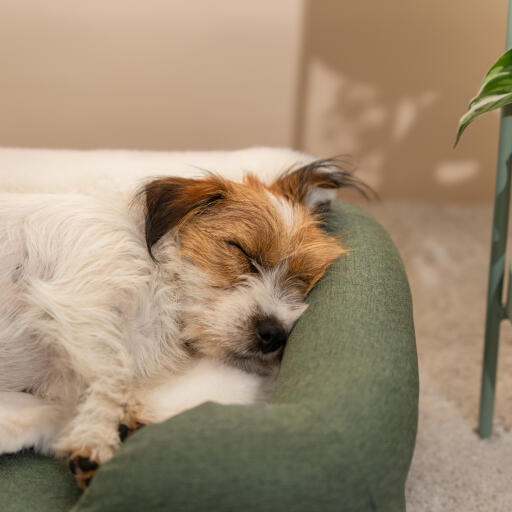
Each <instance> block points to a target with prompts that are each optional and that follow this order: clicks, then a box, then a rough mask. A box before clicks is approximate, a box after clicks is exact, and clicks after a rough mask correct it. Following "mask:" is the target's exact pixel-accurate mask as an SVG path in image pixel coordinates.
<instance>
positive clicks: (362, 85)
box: [294, 0, 507, 202]
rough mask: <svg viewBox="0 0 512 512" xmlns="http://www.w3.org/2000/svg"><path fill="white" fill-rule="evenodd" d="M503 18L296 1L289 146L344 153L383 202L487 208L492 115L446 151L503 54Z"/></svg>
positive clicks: (399, 4)
mask: <svg viewBox="0 0 512 512" xmlns="http://www.w3.org/2000/svg"><path fill="white" fill-rule="evenodd" d="M506 8H507V2H506V1H501V0H500V1H499V2H496V5H494V6H493V9H486V7H485V5H483V4H481V3H480V2H478V1H477V0H467V1H464V2H462V1H456V2H443V3H441V2H426V1H423V2H410V1H406V0H389V1H388V2H385V3H375V2H354V1H349V2H339V1H337V0H322V1H318V0H316V1H315V0H306V1H305V8H304V23H303V27H304V28H303V30H304V32H303V39H302V48H301V55H300V64H299V76H298V85H297V95H296V104H295V124H294V146H295V147H296V148H298V149H302V150H305V151H308V152H312V153H315V154H318V153H321V156H326V155H325V153H326V152H329V153H330V154H336V153H345V152H347V151H348V152H351V153H353V154H354V155H355V156H356V158H357V159H358V160H359V161H360V163H361V173H362V175H363V177H364V176H365V173H366V176H368V177H369V181H370V182H371V183H372V184H373V186H374V187H375V188H376V189H377V190H378V192H379V194H380V195H381V196H382V197H383V198H385V199H392V198H402V199H403V198H406V199H410V200H427V201H438V202H444V201H454V200H456V201H462V202H466V201H490V200H491V199H492V190H493V183H494V176H495V163H496V150H497V131H498V122H497V115H488V116H486V117H484V118H482V119H479V120H478V121H477V122H476V123H474V125H472V126H471V127H470V128H469V129H468V130H467V132H466V133H465V134H464V137H463V139H462V141H461V143H460V145H459V146H458V147H457V149H456V150H453V148H452V146H453V142H454V137H455V131H456V127H457V122H458V119H459V117H460V116H461V114H462V113H463V112H464V111H465V109H466V106H467V103H468V101H469V99H470V98H471V97H472V96H474V94H475V92H476V90H477V89H478V86H479V83H480V81H481V78H482V77H483V74H484V73H485V71H486V69H487V68H488V67H489V66H490V65H491V64H492V63H493V62H494V61H495V60H496V59H497V57H498V56H499V55H500V54H501V53H502V51H503V48H504V39H505V25H506V19H505V15H506ZM490 11H492V12H490ZM479 33H485V34H487V35H488V39H487V44H486V45H485V46H484V45H482V44H481V40H479V39H478V37H476V36H475V34H479ZM325 82H329V85H328V86H325Z"/></svg>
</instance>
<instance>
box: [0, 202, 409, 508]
mask: <svg viewBox="0 0 512 512" xmlns="http://www.w3.org/2000/svg"><path fill="white" fill-rule="evenodd" d="M333 210H334V215H333V218H332V220H331V222H330V225H329V230H330V231H332V232H334V233H339V234H340V235H341V236H342V237H343V243H344V245H345V246H346V247H348V248H349V249H350V250H351V251H350V252H349V253H348V254H346V255H344V256H342V257H341V258H340V259H339V260H338V261H337V262H336V263H335V264H334V265H333V266H332V267H331V268H330V269H329V271H328V274H327V275H326V276H325V277H324V279H322V280H321V281H320V282H319V283H318V284H317V286H316V287H315V288H314V290H313V291H312V293H311V294H310V297H309V301H308V302H309V303H310V307H309V308H308V310H307V311H306V313H305V314H304V315H303V316H302V317H301V319H300V320H299V322H298V324H297V325H296V327H295V329H294V331H293V333H292V336H291V337H290V340H289V342H288V345H287V348H286V352H285V356H284V359H283V363H282V368H281V372H280V375H279V379H278V382H277V387H276V390H275V393H274V395H273V397H272V400H271V403H270V404H268V405H259V406H222V405H218V404H213V403H207V404H204V405H201V406H199V407H197V408H195V409H193V410H191V411H187V412H185V413H183V414H180V415H179V416H177V417H175V418H172V419H170V420H169V421H167V422H164V423H162V424H158V425H152V426H149V427H145V428H144V429H142V430H140V431H139V432H137V433H136V434H134V435H133V436H132V437H131V438H129V440H128V441H127V442H126V443H125V444H124V445H123V447H122V448H121V449H120V450H119V452H118V454H117V455H116V456H115V457H114V458H113V459H112V460H111V461H109V462H108V463H107V464H105V465H104V466H103V467H102V468H101V469H100V471H99V472H98V473H97V475H96V476H95V478H94V480H93V482H92V485H91V487H90V488H89V489H88V490H87V491H86V492H85V493H84V494H83V496H82V497H81V498H80V499H79V500H78V502H77V503H76V505H75V506H74V508H73V510H74V511H77V512H78V511H80V512H85V511H87V512H93V511H102V512H105V511H123V512H126V511H129V510H133V511H140V510H144V511H160V510H162V511H163V510H173V511H175V512H177V511H189V510H190V511H192V510H194V511H201V510H204V511H207V510H208V511H210V510H216V511H235V510H236V511H239V510H244V511H247V512H248V511H267V510H294V511H308V512H311V511H315V510H323V511H324V510H336V511H339V510H343V511H345V510H347V511H349V510H353V511H358V512H361V511H365V510H382V511H393V512H394V511H399V510H405V503H404V484H405V478H406V476H407V472H408V469H409V464H410V460H411V457H412V452H413V448H414V441H415V436H416V425H417V407H418V371H417V357H416V346H415V338H414V327H413V320H412V306H411V297H410V292H409V287H408V283H407V278H406V276H405V273H404V269H403V267H402V263H401V261H400V257H399V256H398V254H397V252H396V249H395V248H394V245H393V243H392V242H391V240H390V238H389V236H388V235H387V234H386V232H385V231H384V230H383V229H382V228H381V227H380V226H379V225H378V224H377V223H376V222H375V221H374V220H373V219H372V218H371V217H369V216H368V215H367V214H365V213H364V212H363V211H362V210H361V209H360V208H358V207H355V206H354V205H351V204H348V203H341V202H335V203H334V205H333ZM6 461H7V462H6ZM41 471H44V472H45V476H44V478H41ZM70 483H71V477H70V476H69V475H67V474H66V472H65V471H64V470H63V466H62V463H60V462H58V461H53V460H51V459H44V458H41V457H36V456H34V455H31V454H21V455H15V456H9V457H3V458H0V495H1V496H2V502H3V504H4V505H5V504H7V508H6V509H4V510H7V511H9V512H11V511H17V510H28V509H30V508H31V503H34V502H36V501H37V503H38V507H37V510H65V509H66V507H71V506H72V504H73V503H74V502H75V500H76V497H77V492H76V490H75V489H74V488H73V486H72V485H71V484H70ZM43 494H44V496H42V495H43ZM41 496H42V497H41ZM16 507H18V508H16Z"/></svg>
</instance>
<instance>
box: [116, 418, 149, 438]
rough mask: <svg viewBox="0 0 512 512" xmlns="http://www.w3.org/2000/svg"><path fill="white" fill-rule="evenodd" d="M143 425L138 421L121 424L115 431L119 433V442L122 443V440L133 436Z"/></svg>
mask: <svg viewBox="0 0 512 512" xmlns="http://www.w3.org/2000/svg"><path fill="white" fill-rule="evenodd" d="M145 425H146V423H141V422H139V421H132V422H129V423H121V424H120V425H119V427H118V429H117V430H118V432H119V439H120V440H121V442H124V440H125V439H126V438H127V437H128V436H130V435H131V434H133V433H134V432H135V431H137V430H139V429H141V428H142V427H144V426H145Z"/></svg>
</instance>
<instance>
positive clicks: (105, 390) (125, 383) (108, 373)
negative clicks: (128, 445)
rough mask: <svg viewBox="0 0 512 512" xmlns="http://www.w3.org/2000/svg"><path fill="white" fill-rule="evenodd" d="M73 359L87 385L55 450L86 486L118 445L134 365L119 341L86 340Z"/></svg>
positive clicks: (128, 399) (80, 482) (55, 445)
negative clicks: (111, 342)
mask: <svg viewBox="0 0 512 512" xmlns="http://www.w3.org/2000/svg"><path fill="white" fill-rule="evenodd" d="M84 345H85V346H87V349H86V350H84V348H83V347H84ZM73 359H74V360H75V361H76V362H77V363H78V362H80V363H79V368H76V364H75V365H73V366H74V368H73V370H74V372H75V373H76V374H77V375H78V379H84V380H86V381H87V382H88V385H86V387H85V389H84V391H83V392H82V393H81V396H80V398H79V400H78V404H77V406H76V413H75V415H74V417H73V419H72V420H71V421H70V422H69V423H68V425H67V426H66V427H65V428H64V429H63V431H62V432H61V434H60V435H59V437H58V438H57V439H56V441H55V443H54V445H53V449H54V450H55V453H56V454H57V455H58V456H61V457H67V458H69V465H70V469H71V471H72V472H73V473H74V475H75V478H76V480H77V483H78V485H79V486H80V487H81V488H82V489H85V488H86V487H87V486H88V485H89V482H90V480H91V478H92V477H93V475H94V473H95V472H96V470H97V469H98V468H99V466H100V465H101V464H103V463H104V462H106V461H107V460H108V459H110V458H111V457H112V456H113V454H114V452H115V450H116V449H117V448H118V447H119V444H120V438H119V430H118V429H119V425H120V424H121V423H123V422H124V421H125V418H126V410H127V405H128V403H129V402H130V398H131V379H132V366H131V361H130V357H129V355H128V354H127V353H126V351H125V349H124V347H122V346H121V345H120V344H110V345H109V344H106V345H105V344H101V345H100V344H95V343H90V344H89V345H86V344H85V343H84V344H82V345H80V351H79V353H78V354H77V353H75V354H74V358H73Z"/></svg>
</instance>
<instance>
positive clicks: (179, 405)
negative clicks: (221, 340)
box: [0, 358, 273, 454]
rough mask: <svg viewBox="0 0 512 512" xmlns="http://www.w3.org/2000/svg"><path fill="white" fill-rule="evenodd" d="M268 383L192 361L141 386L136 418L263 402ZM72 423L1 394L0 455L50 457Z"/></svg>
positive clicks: (23, 397)
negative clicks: (30, 452)
mask: <svg viewBox="0 0 512 512" xmlns="http://www.w3.org/2000/svg"><path fill="white" fill-rule="evenodd" d="M272 382H273V381H272V380H271V379H263V378H262V377H260V376H258V375H256V374H253V373H252V374H251V373H247V372H244V371H242V370H239V369H237V368H234V367H232V366H228V365H226V364H224V363H221V362H220V361H215V360H212V359H208V358H204V359H200V360H197V361H195V362H194V363H192V364H191V365H190V367H189V368H188V369H187V371H186V372H183V373H180V374H175V375H170V376H168V377H166V378H165V379H163V380H162V382H161V383H159V384H155V385H153V386H150V385H147V386H146V387H142V388H139V389H138V390H137V392H136V395H135V398H136V399H137V400H138V401H139V402H140V403H141V410H140V414H141V415H142V417H143V418H144V419H146V420H148V421H151V422H161V421H165V420H167V419H169V418H171V417H172V416H176V415H177V414H179V413H181V412H184V411H186V410H188V409H191V408H193V407H196V406H197V405H200V404H202V403H204V402H208V401H211V402H216V403H219V404H254V403H257V402H262V401H265V400H266V399H267V398H268V396H269V394H270V391H271V388H272ZM70 419H71V418H70V411H69V409H67V408H65V407H63V406H61V405H59V404H57V403H55V402H52V401H49V400H45V399H43V398H39V397H36V396H34V395H31V394H29V393H22V392H15V391H3V392H0V453H13V452H17V451H19V450H21V449H23V448H30V447H34V448H35V449H36V450H37V451H39V452H40V453H44V454H51V453H53V448H52V447H53V445H54V444H55V442H56V440H57V439H58V436H59V435H60V433H61V431H62V429H63V428H64V426H65V424H66V423H67V422H69V420H70Z"/></svg>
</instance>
